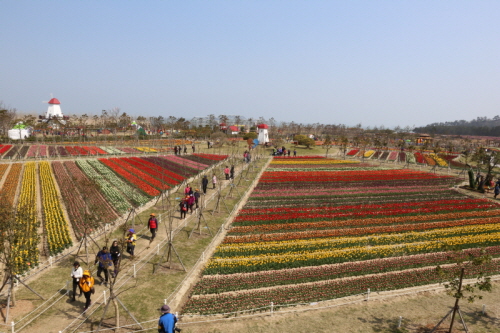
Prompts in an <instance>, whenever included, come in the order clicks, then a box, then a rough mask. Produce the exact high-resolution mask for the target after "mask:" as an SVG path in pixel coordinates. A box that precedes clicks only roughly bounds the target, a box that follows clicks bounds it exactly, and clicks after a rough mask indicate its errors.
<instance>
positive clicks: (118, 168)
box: [99, 158, 160, 196]
mask: <svg viewBox="0 0 500 333" xmlns="http://www.w3.org/2000/svg"><path fill="white" fill-rule="evenodd" d="M99 161H100V162H101V163H103V164H104V165H106V166H107V167H109V168H110V169H111V170H113V171H114V172H116V173H117V174H118V175H120V176H121V177H123V178H124V179H126V180H127V181H128V182H130V183H132V184H134V185H135V186H136V187H137V188H139V189H140V190H141V191H143V192H144V193H146V194H147V195H150V196H157V195H159V194H160V191H158V190H157V189H155V188H154V187H152V186H151V185H149V184H147V183H146V182H144V181H142V180H141V179H139V178H137V177H136V176H134V175H133V174H131V173H130V172H128V171H126V170H125V169H124V168H123V167H121V165H119V164H117V163H115V162H114V161H111V160H110V159H106V158H101V159H99ZM118 163H120V162H118ZM120 164H122V163H120Z"/></svg>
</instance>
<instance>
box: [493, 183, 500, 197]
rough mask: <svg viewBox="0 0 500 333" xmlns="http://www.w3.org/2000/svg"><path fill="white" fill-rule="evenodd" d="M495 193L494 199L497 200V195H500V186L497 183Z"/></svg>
mask: <svg viewBox="0 0 500 333" xmlns="http://www.w3.org/2000/svg"><path fill="white" fill-rule="evenodd" d="M494 191H495V195H494V196H493V198H495V199H496V198H497V195H499V194H500V184H498V183H496V185H495V190H494Z"/></svg>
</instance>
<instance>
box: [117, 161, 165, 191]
mask: <svg viewBox="0 0 500 333" xmlns="http://www.w3.org/2000/svg"><path fill="white" fill-rule="evenodd" d="M110 160H111V161H113V162H114V163H116V164H117V165H119V166H121V167H122V168H123V169H125V170H127V171H128V172H130V173H131V174H133V175H135V176H137V177H138V178H140V179H142V180H144V182H147V183H149V184H150V185H153V186H154V187H155V188H157V189H160V190H166V189H169V188H170V186H168V185H167V184H164V183H162V182H161V181H159V180H158V179H156V178H154V177H151V176H150V175H149V174H148V173H145V172H143V171H142V170H140V169H139V168H137V167H135V166H133V165H131V164H130V163H126V162H128V161H127V160H126V159H121V158H116V157H113V158H110Z"/></svg>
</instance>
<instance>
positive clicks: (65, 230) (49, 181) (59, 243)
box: [40, 162, 73, 255]
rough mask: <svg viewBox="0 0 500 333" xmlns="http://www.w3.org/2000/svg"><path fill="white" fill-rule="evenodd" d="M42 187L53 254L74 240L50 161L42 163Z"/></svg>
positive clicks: (44, 217)
mask: <svg viewBox="0 0 500 333" xmlns="http://www.w3.org/2000/svg"><path fill="white" fill-rule="evenodd" d="M40 187H41V189H42V191H41V192H42V208H43V219H44V227H45V231H46V232H47V242H48V246H49V251H50V254H51V255H55V254H57V253H60V252H62V251H63V250H64V249H66V248H68V247H70V246H71V245H72V244H73V242H72V241H71V236H70V233H69V226H68V221H66V218H65V217H64V214H63V210H62V207H61V203H60V202H59V198H58V194H57V190H56V187H55V185H54V177H53V175H52V171H51V169H50V164H49V162H41V163H40Z"/></svg>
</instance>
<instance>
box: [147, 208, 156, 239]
mask: <svg viewBox="0 0 500 333" xmlns="http://www.w3.org/2000/svg"><path fill="white" fill-rule="evenodd" d="M148 228H149V231H151V241H153V239H155V236H156V230H157V228H158V220H157V219H156V214H155V213H151V214H150V215H149V220H148Z"/></svg>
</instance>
